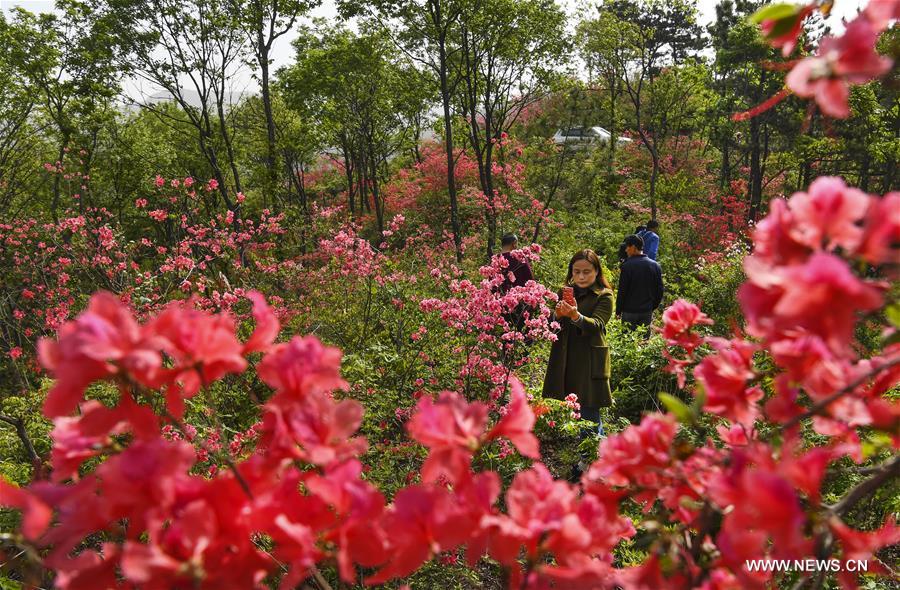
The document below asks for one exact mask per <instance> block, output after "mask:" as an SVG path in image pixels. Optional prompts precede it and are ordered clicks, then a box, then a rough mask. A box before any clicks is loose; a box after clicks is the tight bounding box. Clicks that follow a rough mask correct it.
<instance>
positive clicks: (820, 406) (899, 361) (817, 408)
mask: <svg viewBox="0 0 900 590" xmlns="http://www.w3.org/2000/svg"><path fill="white" fill-rule="evenodd" d="M897 365H900V357H897V358H895V359H893V360H891V361H888V362H887V363H885V364H883V365H881V366H880V367H876V368H874V369H872V370H871V371H869V372H868V373H866V374H865V375H863V376H861V377H859V378H858V379H856V380H854V381H853V382H852V383H850V384H849V385H847V386H846V387H844V388H843V389H839V390H838V391H836V392H834V393H833V394H831V395H829V396H828V397H826V398H824V399H822V400H820V401H818V402H816V403H815V404H813V405H812V406H810V408H809V409H808V410H807V411H806V412H804V413H802V414H800V415H798V416H794V417H793V418H791V419H790V420H788V421H787V422H785V424H784V426H783V429H784V430H787V429H788V428H790V427H791V426H794V425H796V424H798V423H799V422H800V421H802V420H805V419H807V418H811V417H813V416H815V415H816V414H818V413H819V412H821V411H822V410H824V409H825V408H827V407H828V406H829V405H831V404H832V403H834V402H835V401H837V400H838V399H840V398H841V397H843V396H845V395H847V394H848V393H850V392H852V391H853V390H855V389H856V388H857V387H859V386H860V385H863V384H864V383H866V382H867V381H868V380H869V379H871V378H872V377H874V376H875V375H877V374H879V373H881V372H882V371H886V370H887V369H891V368H893V367H896V366H897Z"/></svg>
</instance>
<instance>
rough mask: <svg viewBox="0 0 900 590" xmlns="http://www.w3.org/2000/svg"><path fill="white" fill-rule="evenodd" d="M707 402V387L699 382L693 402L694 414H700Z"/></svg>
mask: <svg viewBox="0 0 900 590" xmlns="http://www.w3.org/2000/svg"><path fill="white" fill-rule="evenodd" d="M705 403H706V388H704V387H703V386H702V385H700V384H699V383H698V384H697V388H696V391H695V393H694V403H692V404H691V411H692V412H693V414H694V416H699V415H700V413H701V412H703V404H705Z"/></svg>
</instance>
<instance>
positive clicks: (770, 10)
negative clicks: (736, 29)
mask: <svg viewBox="0 0 900 590" xmlns="http://www.w3.org/2000/svg"><path fill="white" fill-rule="evenodd" d="M799 12H800V6H798V5H797V4H786V3H783V2H782V3H779V4H769V5H768V6H763V7H762V8H760V9H759V10H757V11H756V12H754V13H753V15H752V16H751V17H750V22H754V23H757V24H758V23H761V22H762V21H764V20H781V19H785V18H788V17H791V16H797V14H798V13H799Z"/></svg>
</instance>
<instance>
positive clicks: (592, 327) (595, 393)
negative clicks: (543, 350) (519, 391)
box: [544, 250, 613, 433]
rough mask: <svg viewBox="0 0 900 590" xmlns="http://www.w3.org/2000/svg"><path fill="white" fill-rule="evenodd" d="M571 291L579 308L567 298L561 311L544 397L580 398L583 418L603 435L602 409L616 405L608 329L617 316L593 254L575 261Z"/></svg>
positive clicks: (559, 307) (570, 276)
mask: <svg viewBox="0 0 900 590" xmlns="http://www.w3.org/2000/svg"><path fill="white" fill-rule="evenodd" d="M566 286H571V287H572V288H573V290H574V295H575V302H576V304H577V305H576V306H574V307H573V306H571V305H569V304H568V303H566V302H565V301H563V299H562V296H560V301H559V303H558V304H557V305H556V310H555V311H554V315H555V319H556V321H557V322H559V325H560V330H559V332H558V333H557V340H556V342H554V343H553V346H552V348H551V349H550V359H549V361H548V364H547V375H546V377H545V378H544V397H550V398H555V399H565V397H566V395H568V394H570V393H574V394H576V395H577V396H578V403H579V404H580V405H581V416H582V418H583V419H585V420H591V421H593V422H596V423H597V425H598V430H599V431H600V432H601V433H602V432H603V426H602V424H601V422H600V408H601V407H608V406H610V405H611V404H612V398H611V397H610V387H609V374H610V366H609V365H610V363H609V346H608V345H607V341H606V324H607V323H608V322H609V320H610V318H611V317H612V315H613V294H612V289H610V287H609V283H608V282H607V281H606V279H605V278H604V277H603V266H602V265H601V264H600V259H599V258H598V257H597V255H596V254H595V253H594V251H593V250H580V251H578V252H576V253H575V255H574V256H572V259H571V260H570V261H569V272H568V274H567V275H566Z"/></svg>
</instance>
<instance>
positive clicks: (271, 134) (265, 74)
mask: <svg viewBox="0 0 900 590" xmlns="http://www.w3.org/2000/svg"><path fill="white" fill-rule="evenodd" d="M257 52H258V54H257V58H258V59H259V67H260V74H261V82H262V103H263V112H264V113H265V117H266V169H267V170H268V172H269V186H268V188H267V190H266V191H264V192H263V203H264V204H265V203H266V202H267V200H268V195H267V194H266V193H267V192H268V191H272V192H273V195H272V196H273V199H272V201H273V202H277V199H276V198H275V194H274V193H275V192H277V191H278V162H277V158H278V155H277V151H276V149H275V118H274V116H273V115H272V94H271V90H270V88H269V47H268V45H266V44H265V43H264V41H263V34H262V31H261V30H260V31H259V33H258V36H257Z"/></svg>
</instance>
